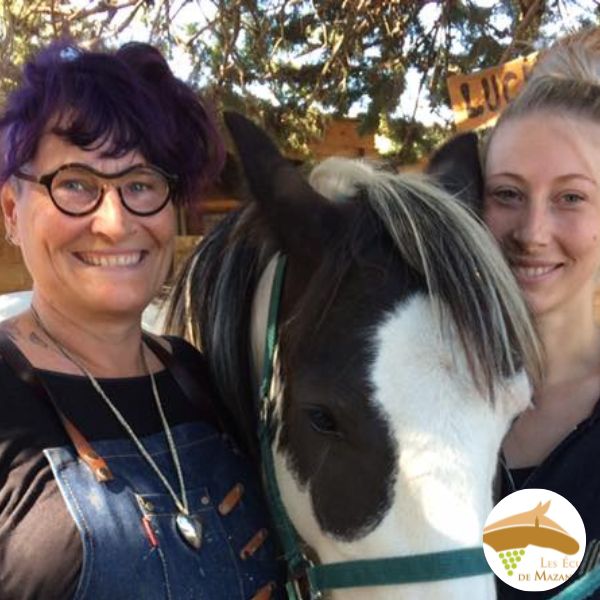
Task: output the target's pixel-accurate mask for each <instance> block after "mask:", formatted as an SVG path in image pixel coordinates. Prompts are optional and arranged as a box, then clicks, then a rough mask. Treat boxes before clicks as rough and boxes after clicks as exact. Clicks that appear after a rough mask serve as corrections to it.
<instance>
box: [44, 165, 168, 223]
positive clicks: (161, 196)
mask: <svg viewBox="0 0 600 600" xmlns="http://www.w3.org/2000/svg"><path fill="white" fill-rule="evenodd" d="M105 182H107V183H110V184H111V185H113V186H115V187H117V188H118V189H119V190H120V193H121V198H122V200H123V202H124V203H125V206H126V207H127V208H129V209H130V210H132V211H134V212H136V213H139V214H145V213H152V212H155V211H156V210H157V209H158V208H160V207H161V205H162V204H163V203H164V202H165V200H166V199H167V197H168V195H169V183H168V181H167V180H166V178H165V177H164V176H163V175H161V174H160V173H158V172H157V171H155V170H153V169H150V168H146V167H140V168H139V169H134V170H133V171H131V172H129V173H125V174H124V175H123V176H122V177H118V178H114V179H113V178H106V179H105V178H102V177H99V176H98V175H96V174H94V173H92V172H90V171H88V170H87V169H85V168H82V167H68V168H66V169H63V170H61V171H58V173H57V174H56V175H55V177H54V179H53V180H52V187H51V193H52V198H53V199H54V202H56V204H57V205H58V206H59V207H60V208H61V209H63V210H65V211H67V212H69V213H72V214H78V213H85V212H86V211H89V210H90V209H91V208H92V207H93V206H94V204H96V202H98V199H99V198H100V196H101V194H102V190H103V187H104V184H105Z"/></svg>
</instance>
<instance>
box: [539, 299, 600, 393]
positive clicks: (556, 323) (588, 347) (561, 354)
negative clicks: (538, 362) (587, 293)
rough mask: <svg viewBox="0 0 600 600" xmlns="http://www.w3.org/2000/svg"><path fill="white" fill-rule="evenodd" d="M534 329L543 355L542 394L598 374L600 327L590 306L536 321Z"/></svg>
mask: <svg viewBox="0 0 600 600" xmlns="http://www.w3.org/2000/svg"><path fill="white" fill-rule="evenodd" d="M537 325H538V330H539V332H540V337H541V339H542V344H543V347H544V351H545V367H546V373H545V383H544V385H543V386H542V391H543V388H544V387H548V386H553V385H556V384H559V385H560V384H561V383H568V382H570V381H577V380H580V379H582V378H585V377H587V376H589V375H590V374H593V373H598V372H599V371H600V327H599V326H598V323H597V321H596V318H595V315H594V308H593V305H592V303H591V302H590V303H589V306H588V305H586V306H585V307H583V309H579V310H572V311H568V312H567V311H562V312H555V313H549V314H547V315H543V316H541V317H538V319H537Z"/></svg>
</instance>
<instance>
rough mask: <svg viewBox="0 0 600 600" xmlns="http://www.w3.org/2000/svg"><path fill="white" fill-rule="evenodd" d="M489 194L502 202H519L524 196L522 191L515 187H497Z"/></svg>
mask: <svg viewBox="0 0 600 600" xmlns="http://www.w3.org/2000/svg"><path fill="white" fill-rule="evenodd" d="M489 195H490V196H491V197H492V198H494V199H495V200H497V201H498V202H501V203H502V204H511V203H513V202H517V201H519V200H520V199H521V196H522V194H521V192H519V191H518V190H515V189H513V188H497V189H495V190H491V192H490V193H489Z"/></svg>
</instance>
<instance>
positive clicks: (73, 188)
mask: <svg viewBox="0 0 600 600" xmlns="http://www.w3.org/2000/svg"><path fill="white" fill-rule="evenodd" d="M60 187H61V188H63V189H64V190H68V191H70V192H81V191H84V190H87V189H88V187H89V186H86V185H85V183H84V182H83V181H79V180H77V179H67V180H65V181H61V183H60Z"/></svg>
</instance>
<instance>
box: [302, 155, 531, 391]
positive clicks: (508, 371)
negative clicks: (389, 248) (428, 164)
mask: <svg viewBox="0 0 600 600" xmlns="http://www.w3.org/2000/svg"><path fill="white" fill-rule="evenodd" d="M310 182H311V184H312V185H313V186H314V187H315V189H317V191H319V192H320V193H322V194H323V195H325V196H326V197H328V198H329V199H331V200H335V201H340V200H349V199H350V198H352V197H354V198H361V199H363V200H364V202H365V203H366V204H367V205H368V206H369V207H370V208H371V209H372V211H373V212H374V213H375V214H376V215H377V218H378V219H379V220H380V222H381V224H382V226H383V228H384V229H385V230H386V231H387V234H388V235H389V236H390V237H391V239H392V240H393V242H394V244H395V246H396V248H397V250H398V251H399V253H400V255H401V256H402V258H403V259H404V260H406V261H407V263H408V264H409V265H410V266H411V267H412V268H413V269H415V270H416V271H417V272H418V273H421V274H422V276H423V277H424V280H425V282H426V287H427V290H428V292H429V294H430V295H431V296H432V298H434V299H437V300H438V301H439V302H438V307H439V308H438V310H439V314H440V316H441V317H442V318H441V319H440V323H442V324H444V323H445V322H447V318H448V317H450V318H451V319H452V321H453V322H454V325H455V326H456V328H457V332H458V337H459V339H460V342H461V346H462V350H463V351H464V353H465V355H466V357H467V360H468V362H469V364H470V365H471V372H472V375H473V376H474V378H475V380H476V381H477V382H478V383H480V384H482V385H483V386H485V387H486V388H487V389H488V390H489V391H490V393H491V395H492V397H493V393H494V387H495V383H496V382H497V381H498V380H499V379H503V378H505V377H507V376H508V377H509V376H511V375H512V374H514V373H515V372H517V371H518V370H519V369H520V368H525V370H526V371H527V372H528V373H529V374H530V376H531V377H532V378H533V379H534V380H535V379H537V378H538V377H539V376H540V363H541V361H540V351H539V347H538V344H537V338H536V335H535V331H534V327H533V325H532V322H531V319H530V315H529V312H528V310H527V308H526V306H525V303H524V301H523V299H522V295H521V293H520V291H519V289H518V286H517V285H516V283H515V281H514V278H513V276H512V274H511V273H510V270H509V269H508V267H507V265H506V264H505V262H504V260H503V258H502V256H501V254H500V252H499V251H498V249H497V247H496V244H495V243H494V242H493V240H492V238H491V236H490V235H489V234H488V232H487V231H486V230H485V229H484V227H483V226H482V225H481V223H479V222H477V218H476V217H475V215H474V214H472V213H470V211H468V209H466V208H465V207H464V206H463V205H461V204H460V203H459V201H458V200H457V198H455V197H452V196H451V195H449V194H447V193H446V192H444V191H443V190H441V189H440V188H438V187H436V186H434V185H433V184H432V183H431V182H430V181H429V180H428V179H427V178H426V177H424V176H421V175H411V174H402V175H399V174H394V173H389V172H385V171H383V170H381V168H380V167H379V166H378V165H377V164H371V163H368V162H366V161H363V160H353V159H344V158H331V159H326V160H325V161H323V162H322V163H321V164H320V165H319V166H317V167H315V169H314V170H313V172H312V173H311V176H310Z"/></svg>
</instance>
